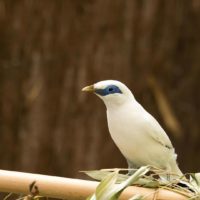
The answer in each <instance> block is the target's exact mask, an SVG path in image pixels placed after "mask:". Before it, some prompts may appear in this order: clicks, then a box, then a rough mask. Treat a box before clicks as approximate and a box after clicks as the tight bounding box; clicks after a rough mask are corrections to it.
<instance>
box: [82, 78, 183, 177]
mask: <svg viewBox="0 0 200 200" xmlns="http://www.w3.org/2000/svg"><path fill="white" fill-rule="evenodd" d="M82 91H86V92H94V93H95V94H96V95H97V96H98V97H100V98H101V99H102V100H103V101H104V103H105V105H106V108H107V121H108V128H109V132H110V135H111V137H112V139H113V140H114V142H115V144H116V145H117V147H118V148H119V150H120V151H121V153H122V154H123V155H124V157H125V158H126V159H127V162H128V166H129V168H138V167H140V166H144V165H151V166H154V167H156V168H159V169H163V170H166V172H167V173H169V174H176V175H182V172H181V170H180V169H179V167H178V165H177V162H176V158H177V155H176V154H175V151H174V148H173V146H172V143H171V141H170V139H169V137H168V136H167V134H166V133H165V131H164V130H163V128H162V127H161V126H160V124H159V123H158V122H157V121H156V119H155V118H154V117H153V116H152V115H150V114H149V113H148V112H147V111H146V110H145V109H144V108H143V107H142V106H141V105H140V104H139V103H138V102H137V101H136V99H135V98H134V96H133V94H132V92H131V91H130V90H129V88H128V87H127V86H126V85H124V84H123V83H121V82H119V81H116V80H105V81H100V82H98V83H95V84H93V85H90V86H87V87H84V88H83V89H82Z"/></svg>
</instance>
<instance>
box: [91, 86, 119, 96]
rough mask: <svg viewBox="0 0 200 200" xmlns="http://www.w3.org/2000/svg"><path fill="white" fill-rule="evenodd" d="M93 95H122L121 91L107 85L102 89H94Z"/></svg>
mask: <svg viewBox="0 0 200 200" xmlns="http://www.w3.org/2000/svg"><path fill="white" fill-rule="evenodd" d="M95 93H97V94H99V95H101V96H106V95H109V94H115V93H120V94H122V91H121V90H120V89H119V88H118V87H117V86H116V85H109V86H107V87H106V88H104V89H96V90H95Z"/></svg>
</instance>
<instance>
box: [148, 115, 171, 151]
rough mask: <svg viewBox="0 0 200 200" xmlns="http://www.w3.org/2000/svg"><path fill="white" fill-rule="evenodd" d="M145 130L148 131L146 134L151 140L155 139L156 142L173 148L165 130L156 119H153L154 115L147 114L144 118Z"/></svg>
mask: <svg viewBox="0 0 200 200" xmlns="http://www.w3.org/2000/svg"><path fill="white" fill-rule="evenodd" d="M146 130H147V132H148V135H149V136H150V137H151V138H152V139H153V140H155V141H156V142H158V143H160V144H161V145H163V146H165V147H166V148H168V149H173V146H172V143H171V141H170V139H169V137H168V135H167V134H166V133H165V131H164V130H163V128H162V127H161V126H160V124H159V123H158V122H157V121H156V119H154V117H153V116H151V115H149V116H148V117H147V119H146Z"/></svg>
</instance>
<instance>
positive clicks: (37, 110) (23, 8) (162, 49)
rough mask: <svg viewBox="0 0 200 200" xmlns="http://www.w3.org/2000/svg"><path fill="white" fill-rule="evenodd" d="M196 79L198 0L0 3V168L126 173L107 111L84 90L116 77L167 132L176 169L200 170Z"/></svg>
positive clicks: (199, 23)
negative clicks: (118, 169) (175, 155)
mask: <svg viewBox="0 0 200 200" xmlns="http://www.w3.org/2000/svg"><path fill="white" fill-rule="evenodd" d="M199 76H200V1H198V0H190V1H188V0H163V1H160V0H150V1H149V0H115V1H111V0H105V1H104V0H85V1H81V0H76V1H73V0H71V1H70V0H66V1H64V0H57V1H55V0H54V1H53V0H48V1H47V0H42V1H39V0H19V1H11V0H4V1H3V0H1V1H0V169H7V170H17V171H26V172H33V173H43V174H51V175H58V176H68V177H81V176H82V175H81V173H79V171H80V170H90V169H99V168H114V167H126V162H125V160H124V158H123V157H122V156H121V154H120V152H119V151H118V149H117V148H116V146H115V145H114V144H113V142H112V140H111V138H110V136H109V133H108V129H107V122H106V114H105V106H104V105H103V103H102V102H101V101H100V100H99V99H98V98H97V97H95V95H88V94H84V93H82V92H81V88H82V87H84V86H86V85H88V84H92V83H94V82H97V81H100V80H104V79H117V80H120V81H122V82H124V83H125V84H127V85H128V87H129V88H130V89H131V90H132V91H133V93H134V95H135V97H136V99H137V100H138V101H139V102H140V103H141V104H142V105H143V106H144V107H145V108H146V109H147V110H148V111H149V112H150V113H151V114H153V115H154V116H155V117H156V118H157V119H158V121H159V122H160V123H161V124H162V126H163V127H164V128H165V130H166V131H167V133H168V135H169V136H170V138H171V140H172V141H173V144H174V146H175V148H176V152H177V153H178V162H179V164H180V167H181V169H182V170H183V171H184V172H192V171H200V159H199V157H200V145H199V142H200V125H199V119H200V105H199V102H200V93H199V86H200V78H199ZM141 149H142V147H141Z"/></svg>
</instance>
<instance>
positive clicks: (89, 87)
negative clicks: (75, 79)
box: [81, 85, 95, 92]
mask: <svg viewBox="0 0 200 200" xmlns="http://www.w3.org/2000/svg"><path fill="white" fill-rule="evenodd" d="M81 91H83V92H94V91H95V90H94V85H89V86H86V87H84V88H83V89H82V90H81Z"/></svg>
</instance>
